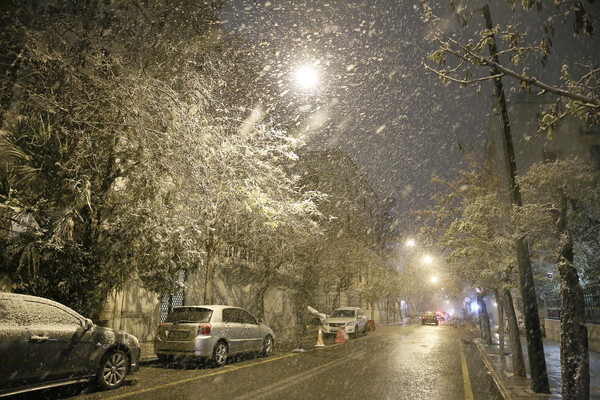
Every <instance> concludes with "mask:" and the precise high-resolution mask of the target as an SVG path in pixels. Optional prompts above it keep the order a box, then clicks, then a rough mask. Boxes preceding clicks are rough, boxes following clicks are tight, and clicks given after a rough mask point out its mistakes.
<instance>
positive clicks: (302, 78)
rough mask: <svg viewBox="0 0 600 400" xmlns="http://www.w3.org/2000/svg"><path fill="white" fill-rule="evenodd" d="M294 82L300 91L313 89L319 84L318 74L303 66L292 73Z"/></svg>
mask: <svg viewBox="0 0 600 400" xmlns="http://www.w3.org/2000/svg"><path fill="white" fill-rule="evenodd" d="M294 81H295V82H296V85H298V86H299V87H300V88H301V89H304V90H310V89H314V88H315V87H316V86H317V84H318V83H319V74H318V73H317V70H316V69H315V68H313V67H312V66H310V65H303V66H301V67H299V68H298V69H296V71H295V72H294Z"/></svg>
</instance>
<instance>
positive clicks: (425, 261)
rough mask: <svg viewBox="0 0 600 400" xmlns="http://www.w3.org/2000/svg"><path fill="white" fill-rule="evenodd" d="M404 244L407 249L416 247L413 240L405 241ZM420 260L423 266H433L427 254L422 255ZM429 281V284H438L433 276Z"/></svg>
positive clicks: (431, 258)
mask: <svg viewBox="0 0 600 400" xmlns="http://www.w3.org/2000/svg"><path fill="white" fill-rule="evenodd" d="M404 244H405V246H406V247H409V248H414V247H416V246H417V243H416V242H415V241H414V240H413V239H408V240H406V242H405V243H404ZM421 260H422V262H423V264H426V265H431V264H433V257H432V256H431V255H429V254H425V255H423V257H422V259H421ZM430 281H431V283H434V284H435V283H437V282H438V277H437V276H435V275H433V276H431V278H430Z"/></svg>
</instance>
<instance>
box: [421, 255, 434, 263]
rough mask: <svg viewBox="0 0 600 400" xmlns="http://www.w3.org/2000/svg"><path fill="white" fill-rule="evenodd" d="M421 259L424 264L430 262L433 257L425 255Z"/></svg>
mask: <svg viewBox="0 0 600 400" xmlns="http://www.w3.org/2000/svg"><path fill="white" fill-rule="evenodd" d="M423 261H424V262H425V263H426V264H431V262H432V261H433V257H431V256H430V255H426V256H424V257H423Z"/></svg>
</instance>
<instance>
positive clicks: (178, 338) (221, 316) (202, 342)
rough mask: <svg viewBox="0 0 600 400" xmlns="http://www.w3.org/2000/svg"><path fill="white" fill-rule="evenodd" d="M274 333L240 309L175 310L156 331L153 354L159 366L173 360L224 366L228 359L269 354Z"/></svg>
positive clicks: (206, 307) (215, 306) (187, 308)
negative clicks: (203, 361) (196, 359)
mask: <svg viewBox="0 0 600 400" xmlns="http://www.w3.org/2000/svg"><path fill="white" fill-rule="evenodd" d="M274 346H275V333H273V330H272V329H271V328H269V327H268V326H267V325H265V324H264V323H263V321H262V320H260V319H256V318H255V317H254V316H253V315H252V314H250V313H249V312H248V311H246V310H244V309H243V308H239V307H230V306H223V305H205V306H183V307H175V308H174V309H173V311H171V313H170V314H169V315H168V316H167V319H166V320H165V322H163V323H161V324H160V325H159V327H158V332H157V335H156V338H155V339H154V352H155V353H156V355H157V356H158V358H159V360H160V361H161V362H163V363H167V362H170V361H171V360H173V359H174V358H198V359H207V360H211V361H212V362H213V364H214V365H215V366H217V367H221V366H223V365H225V363H226V362H227V359H228V358H229V356H230V355H233V354H240V353H253V352H254V353H260V354H262V355H263V356H265V357H268V356H270V355H271V354H272V352H273V348H274Z"/></svg>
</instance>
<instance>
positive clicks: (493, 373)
mask: <svg viewBox="0 0 600 400" xmlns="http://www.w3.org/2000/svg"><path fill="white" fill-rule="evenodd" d="M473 344H474V345H475V347H476V348H477V351H479V354H480V355H481V359H482V360H483V363H484V364H485V367H486V368H487V369H488V371H489V372H490V375H491V376H492V379H493V380H494V383H496V386H497V387H498V390H499V391H500V394H501V395H502V397H503V398H504V400H515V397H513V396H512V395H511V394H510V392H509V391H508V390H507V389H506V387H505V386H504V383H503V382H502V380H501V379H500V377H499V376H498V374H497V373H496V370H495V369H494V367H493V366H492V363H491V361H490V359H489V357H488V356H487V354H486V352H485V351H484V349H483V347H482V345H481V344H480V343H479V341H478V340H477V339H475V340H473Z"/></svg>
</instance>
